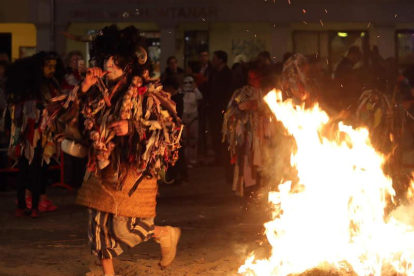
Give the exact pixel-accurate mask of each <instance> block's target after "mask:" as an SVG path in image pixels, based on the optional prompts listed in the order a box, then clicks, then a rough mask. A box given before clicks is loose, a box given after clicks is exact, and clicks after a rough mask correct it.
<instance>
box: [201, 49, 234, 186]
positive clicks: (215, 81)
mask: <svg viewBox="0 0 414 276" xmlns="http://www.w3.org/2000/svg"><path fill="white" fill-rule="evenodd" d="M211 66H212V68H213V69H214V71H213V73H212V74H211V77H210V79H209V84H208V93H207V95H206V96H207V97H206V98H207V120H208V128H209V131H210V135H211V139H212V142H213V150H214V153H215V162H214V163H215V164H216V165H225V166H227V164H229V160H227V159H229V157H228V154H227V151H226V147H225V145H224V144H223V143H222V142H221V140H222V134H221V127H222V125H223V116H224V112H225V110H226V109H227V104H228V102H229V100H230V98H231V96H232V94H233V89H232V86H233V81H232V72H231V70H230V68H229V67H228V66H227V53H226V52H224V51H216V52H214V55H213V59H212V60H211ZM231 174H232V173H231V169H230V168H226V176H227V175H228V179H229V180H230V181H231V177H232V175H231Z"/></svg>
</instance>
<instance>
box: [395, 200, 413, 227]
mask: <svg viewBox="0 0 414 276" xmlns="http://www.w3.org/2000/svg"><path fill="white" fill-rule="evenodd" d="M389 218H394V219H396V220H397V221H399V222H401V223H403V224H405V225H409V226H412V227H414V203H410V204H404V205H400V206H398V207H397V208H396V209H395V210H393V211H392V212H391V213H390V215H389Z"/></svg>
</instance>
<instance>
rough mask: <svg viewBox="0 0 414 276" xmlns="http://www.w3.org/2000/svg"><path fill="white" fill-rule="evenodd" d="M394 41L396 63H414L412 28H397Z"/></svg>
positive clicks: (402, 65) (401, 64) (413, 31)
mask: <svg viewBox="0 0 414 276" xmlns="http://www.w3.org/2000/svg"><path fill="white" fill-rule="evenodd" d="M396 42H397V43H396V52H397V53H396V54H397V59H398V65H400V66H401V67H407V66H409V65H412V64H414V30H398V31H397V32H396Z"/></svg>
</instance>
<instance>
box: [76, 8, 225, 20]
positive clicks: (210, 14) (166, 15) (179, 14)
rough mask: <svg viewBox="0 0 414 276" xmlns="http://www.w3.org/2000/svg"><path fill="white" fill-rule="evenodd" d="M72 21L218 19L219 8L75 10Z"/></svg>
mask: <svg viewBox="0 0 414 276" xmlns="http://www.w3.org/2000/svg"><path fill="white" fill-rule="evenodd" d="M69 17H70V19H72V20H80V19H89V20H91V19H92V20H94V19H97V20H102V19H117V18H119V19H122V18H123V19H131V18H134V19H147V20H148V19H152V20H156V19H200V20H203V19H217V18H218V8H217V7H180V8H178V7H160V8H149V7H144V8H136V9H134V10H125V11H119V10H118V11H106V10H103V9H74V10H70V12H69Z"/></svg>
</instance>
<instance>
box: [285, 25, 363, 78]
mask: <svg viewBox="0 0 414 276" xmlns="http://www.w3.org/2000/svg"><path fill="white" fill-rule="evenodd" d="M353 45H356V46H359V47H360V48H361V50H362V51H363V52H364V53H366V51H367V49H369V35H368V33H367V32H366V31H358V30H339V31H295V32H293V51H294V52H295V53H301V54H304V55H315V56H317V57H319V58H320V59H321V60H325V61H326V62H324V64H325V66H326V67H327V69H328V70H329V71H330V72H333V70H335V68H336V65H337V64H338V63H339V61H340V60H341V59H342V57H343V56H344V55H345V53H346V52H347V51H348V49H349V48H350V47H351V46H353ZM365 56H366V55H365ZM363 62H366V59H364V60H363Z"/></svg>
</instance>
